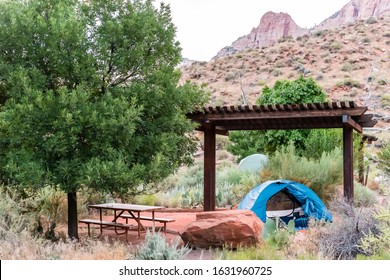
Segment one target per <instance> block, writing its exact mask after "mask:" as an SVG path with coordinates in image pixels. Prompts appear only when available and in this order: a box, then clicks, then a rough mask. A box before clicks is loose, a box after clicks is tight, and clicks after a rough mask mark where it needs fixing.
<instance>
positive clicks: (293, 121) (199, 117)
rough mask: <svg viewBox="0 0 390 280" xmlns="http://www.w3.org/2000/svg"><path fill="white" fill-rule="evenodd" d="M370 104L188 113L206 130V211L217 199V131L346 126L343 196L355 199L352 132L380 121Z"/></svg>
mask: <svg viewBox="0 0 390 280" xmlns="http://www.w3.org/2000/svg"><path fill="white" fill-rule="evenodd" d="M366 111H367V107H359V106H357V105H356V104H355V103H354V102H353V101H350V102H331V103H328V102H325V103H309V104H276V105H260V106H258V105H254V106H249V105H247V106H216V107H215V108H214V107H204V108H203V109H200V110H197V111H195V112H192V113H190V114H188V117H189V118H190V119H192V120H193V121H195V122H197V123H198V124H199V126H198V128H197V130H199V131H203V132H204V210H205V211H214V210H215V204H216V203H215V200H216V196H215V195H216V187H215V181H216V180H215V179H216V143H215V142H216V134H222V135H227V133H228V132H229V131H234V130H273V129H277V130H288V129H321V128H325V129H328V128H342V129H343V158H344V169H343V170H344V174H343V175H344V197H345V198H346V199H348V200H349V201H350V202H353V191H354V185H353V183H354V180H353V131H354V130H355V131H357V132H358V133H362V132H363V127H373V126H375V124H376V123H377V121H376V120H374V119H373V115H372V114H365V112H366Z"/></svg>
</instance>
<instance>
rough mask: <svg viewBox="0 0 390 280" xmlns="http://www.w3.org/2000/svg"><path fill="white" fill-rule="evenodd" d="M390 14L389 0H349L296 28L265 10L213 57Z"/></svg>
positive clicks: (284, 15) (282, 15)
mask: <svg viewBox="0 0 390 280" xmlns="http://www.w3.org/2000/svg"><path fill="white" fill-rule="evenodd" d="M386 15H390V0H352V1H350V2H348V3H347V4H346V5H344V6H343V7H342V8H341V9H340V10H339V11H338V12H336V13H334V14H333V15H332V16H330V17H328V18H326V19H325V20H323V21H322V22H321V23H320V24H319V25H317V26H315V27H313V28H310V29H307V28H302V27H299V26H298V25H297V24H296V23H295V21H294V20H293V19H292V17H291V16H290V15H289V14H287V13H283V12H281V13H274V12H272V11H269V12H267V13H265V14H264V15H263V16H262V17H261V19H260V23H259V25H258V26H257V27H254V28H252V30H251V31H250V33H249V34H247V35H243V36H241V37H239V38H237V39H236V40H235V41H233V42H232V44H231V45H230V46H225V47H224V48H222V49H221V50H220V51H219V52H218V53H217V54H216V56H215V57H213V59H215V58H217V57H222V56H226V55H230V54H233V53H236V52H239V51H243V50H246V49H252V48H262V47H267V46H272V45H274V44H275V43H277V42H278V40H281V39H283V38H288V37H292V38H296V37H299V36H302V35H305V34H309V33H313V32H318V31H320V30H326V29H335V28H338V27H341V26H344V25H347V24H350V23H353V22H356V21H358V20H367V19H369V18H372V17H374V18H375V17H376V18H379V17H383V16H386Z"/></svg>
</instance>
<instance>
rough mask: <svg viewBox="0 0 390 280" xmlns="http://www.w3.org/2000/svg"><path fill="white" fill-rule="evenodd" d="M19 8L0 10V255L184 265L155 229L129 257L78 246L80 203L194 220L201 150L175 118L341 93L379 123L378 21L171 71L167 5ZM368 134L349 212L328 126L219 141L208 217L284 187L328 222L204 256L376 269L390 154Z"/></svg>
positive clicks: (382, 102) (383, 34) (40, 1)
mask: <svg viewBox="0 0 390 280" xmlns="http://www.w3.org/2000/svg"><path fill="white" fill-rule="evenodd" d="M27 2H29V1H3V2H1V4H0V6H1V9H0V49H1V50H2V51H1V52H0V148H1V149H0V184H1V185H0V248H1V249H0V259H63V260H65V259H118V260H119V259H120V260H123V259H143V260H146V259H185V258H186V257H187V256H188V254H189V253H190V251H191V249H190V248H187V247H186V246H182V244H180V242H179V240H177V241H175V242H173V243H169V242H168V241H167V240H166V239H165V238H164V236H162V235H160V234H155V233H149V232H148V233H147V234H146V237H145V242H144V243H143V244H142V245H141V246H131V245H130V246H129V245H127V244H126V245H125V244H124V243H122V242H120V241H118V240H115V239H111V238H106V239H99V240H94V239H90V238H86V234H85V235H83V236H81V238H79V236H78V224H77V220H78V219H80V218H83V217H85V216H87V215H89V214H91V213H90V211H91V210H89V209H88V205H90V204H95V203H104V202H111V201H121V202H125V203H138V204H150V205H162V206H165V207H167V208H182V209H190V208H200V209H201V208H202V204H203V160H202V156H201V155H202V152H203V150H202V149H203V145H202V141H201V140H199V139H200V138H199V137H197V136H198V135H196V134H195V133H194V128H195V126H194V124H193V123H191V122H190V121H189V120H188V119H187V118H186V113H188V112H190V111H192V110H194V108H195V107H197V106H202V105H204V104H206V103H208V104H212V105H225V104H229V105H235V104H242V103H243V97H245V99H247V100H248V103H249V104H255V103H258V104H274V103H299V102H323V101H326V100H338V101H339V100H342V99H343V98H344V99H345V98H347V99H350V98H353V99H354V100H355V101H356V102H358V103H363V104H365V105H367V104H369V105H371V106H372V108H373V109H375V110H377V112H378V115H379V116H381V117H383V116H384V115H385V113H386V108H388V107H389V106H390V98H389V96H388V93H387V94H383V93H384V92H385V90H386V89H387V88H388V83H389V81H388V77H389V75H388V69H389V58H390V57H389V55H390V54H389V52H388V50H387V49H388V45H389V44H390V42H389V39H388V38H389V33H388V31H387V30H388V27H389V22H388V21H386V20H385V19H377V20H373V19H371V20H370V21H360V22H357V23H356V24H351V25H348V26H346V27H343V28H340V29H338V30H334V31H321V32H315V33H313V34H311V35H305V36H302V37H299V38H296V39H294V38H284V39H283V40H279V42H278V43H277V44H276V45H274V46H272V47H269V48H261V49H253V50H248V51H245V52H242V53H236V54H233V55H230V56H227V57H221V58H216V59H213V60H212V61H210V62H208V63H206V62H196V63H193V64H192V65H191V66H185V67H183V68H182V69H181V70H178V69H177V64H178V63H179V61H180V58H181V57H180V48H179V45H178V42H176V41H175V27H174V25H173V23H172V22H171V16H170V10H169V7H167V6H165V5H162V6H161V7H160V9H156V8H155V7H154V6H152V4H151V2H150V1H133V2H134V3H133V2H128V1H119V0H118V1H102V0H98V1H92V2H93V3H94V5H87V4H85V3H84V2H83V5H82V4H80V2H79V1H65V0H58V1H50V0H37V1H31V3H32V4H31V5H25V3H27ZM87 2H88V1H87ZM118 3H119V4H120V5H119V6H116V5H117V4H118ZM132 4H134V6H132ZM80 5H81V6H80ZM42 11H43V12H42ZM75 11H77V12H75ZM30 13H32V14H33V15H34V17H31V18H30V17H26V14H30ZM122 13H123V14H122ZM123 15H125V16H123ZM34 18H38V19H39V24H34V23H35V22H33V19H34ZM65 19H66V20H65ZM102 19H104V20H102ZM10 22H12V23H13V24H12V25H10V24H9V23H10ZM134 22H135V23H140V22H142V23H145V26H142V28H141V26H138V25H137V28H135V27H134V26H133V25H132V24H134ZM97 23H98V24H97ZM129 26H133V29H129V28H128V27H129ZM48 30H49V31H50V32H49V31H48ZM124 30H127V31H128V32H127V33H126V32H125V33H124ZM15 34H17V36H16V35H15ZM31 34H33V36H31ZM64 34H65V35H66V36H63V35H64ZM59 38H61V40H60V39H59ZM139 38H142V42H143V44H139V42H138V41H137V40H139ZM156 38H158V40H156ZM160 39H161V40H160ZM20 42H23V43H22V44H20ZM56 42H61V43H60V44H57V43H56ZM129 42H132V43H130V44H129ZM129 45H130V47H129ZM42 46H45V47H42ZM63 57H67V58H70V59H67V60H63V59H62V58H63ZM69 62H72V63H69ZM334 65H336V66H337V67H334ZM180 71H182V72H183V75H182V77H180ZM186 80H191V81H187V82H184V81H186ZM178 84H179V86H178ZM197 84H198V85H197ZM207 91H209V92H211V93H212V95H211V99H210V100H208V94H207ZM297 91H299V93H300V94H299V95H298V94H297ZM239 92H241V93H243V94H237V93H239ZM365 93H367V94H365ZM379 119H380V117H379ZM378 138H379V140H378V143H379V144H378V145H377V146H374V145H369V146H366V147H365V150H363V152H364V155H363V160H364V162H363V163H362V164H363V168H364V170H367V173H366V175H367V177H366V178H367V180H366V181H367V182H368V183H367V184H361V183H356V187H355V201H354V203H353V204H351V203H347V202H345V201H343V199H342V194H341V193H340V192H341V190H342V153H341V150H340V147H341V145H342V144H341V135H340V131H338V130H327V131H323V130H313V131H290V132H285V131H276V132H275V131H273V132H265V133H259V132H251V133H232V134H231V135H230V137H229V138H228V137H222V136H221V137H219V138H218V139H217V148H218V150H217V178H216V181H217V193H216V204H217V206H218V207H219V208H226V209H230V208H233V207H235V206H237V204H238V203H239V202H240V201H241V200H242V199H243V197H244V196H245V194H246V193H247V192H248V191H249V190H250V189H252V188H253V187H255V186H256V185H258V184H259V183H261V182H264V181H266V180H271V179H278V178H283V179H289V180H293V181H297V182H300V183H303V184H305V185H307V186H308V187H310V188H311V189H313V190H314V191H315V192H316V193H317V194H318V195H319V196H320V198H322V199H323V201H324V202H325V203H326V205H327V206H328V207H329V209H331V212H332V214H333V215H334V218H335V219H334V222H333V223H326V224H324V223H320V222H318V221H311V225H310V227H309V229H308V230H307V231H305V233H302V232H297V231H296V230H295V228H294V227H293V226H292V225H291V224H287V225H285V224H283V223H279V222H278V221H277V222H275V223H272V222H268V223H266V224H265V225H264V233H265V234H264V235H263V241H262V242H261V243H260V244H258V245H256V246H253V247H250V248H239V249H238V250H234V251H231V250H229V249H227V248H226V249H221V250H219V251H218V250H217V251H215V252H214V253H213V256H215V258H219V259H389V258H390V247H389V244H390V234H389V230H388V229H389V225H390V218H389V217H390V214H389V213H390V208H389V185H388V184H389V179H388V178H389V175H390V174H389V170H390V166H389V162H390V146H389V144H387V143H389V137H388V134H387V133H386V131H384V132H383V133H381V134H379V133H378ZM356 139H357V143H358V142H359V141H360V138H358V137H356ZM385 144H386V145H385ZM355 146H358V144H356V145H355ZM258 152H261V153H264V154H266V155H267V156H268V157H269V162H268V163H267V164H264V165H263V166H262V168H261V170H260V171H259V172H257V173H249V172H244V171H241V170H240V169H239V168H238V162H239V160H240V159H241V158H243V157H245V156H246V155H248V154H251V153H258ZM358 152H359V153H360V152H362V151H361V150H360V149H359V150H358V148H357V147H356V153H358ZM356 166H357V165H356Z"/></svg>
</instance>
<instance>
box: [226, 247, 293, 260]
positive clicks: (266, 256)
mask: <svg viewBox="0 0 390 280" xmlns="http://www.w3.org/2000/svg"><path fill="white" fill-rule="evenodd" d="M220 259H222V260H284V259H286V257H285V254H284V252H282V251H279V250H275V248H274V247H272V246H270V245H268V244H267V243H264V244H262V245H259V246H252V247H248V248H238V249H237V250H231V249H223V250H222V252H221V254H220Z"/></svg>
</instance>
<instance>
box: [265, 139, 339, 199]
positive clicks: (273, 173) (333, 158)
mask: <svg viewBox="0 0 390 280" xmlns="http://www.w3.org/2000/svg"><path fill="white" fill-rule="evenodd" d="M342 170H343V158H342V153H341V150H340V149H338V148H336V149H335V150H334V151H332V152H330V153H323V154H322V155H321V157H320V158H319V159H307V158H306V157H302V156H299V155H297V154H296V152H295V147H294V146H293V145H292V144H290V145H289V146H287V147H285V148H282V149H280V150H278V151H277V152H276V153H275V154H274V156H272V157H271V158H270V164H269V167H268V168H266V169H265V170H264V171H263V172H262V177H263V179H268V180H271V179H272V180H276V179H286V180H292V181H296V182H299V183H302V184H304V185H306V186H308V187H309V188H311V189H312V190H313V191H314V192H315V193H316V194H317V195H318V196H319V197H320V198H321V199H322V200H324V201H327V200H329V199H330V198H331V197H332V196H333V195H334V194H335V192H336V188H335V187H336V185H338V184H340V183H341V182H342V175H343V174H342Z"/></svg>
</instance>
